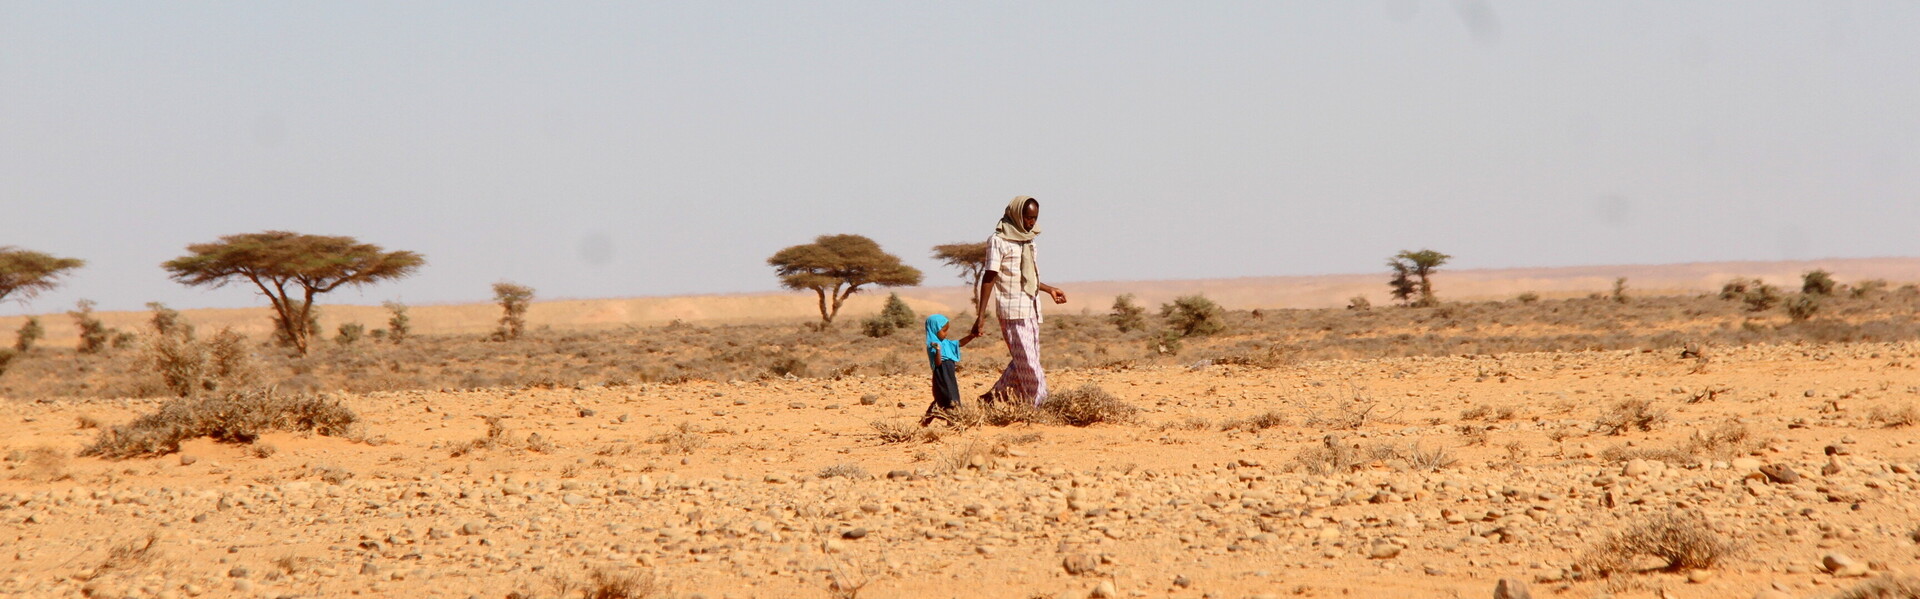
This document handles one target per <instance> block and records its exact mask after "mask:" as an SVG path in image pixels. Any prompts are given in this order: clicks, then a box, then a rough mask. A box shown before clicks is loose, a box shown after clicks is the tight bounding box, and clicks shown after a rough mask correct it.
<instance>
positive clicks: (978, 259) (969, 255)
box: [933, 241, 987, 287]
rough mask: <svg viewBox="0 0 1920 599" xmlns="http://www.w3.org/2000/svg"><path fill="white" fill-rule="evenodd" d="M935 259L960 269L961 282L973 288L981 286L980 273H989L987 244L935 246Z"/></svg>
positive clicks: (983, 242)
mask: <svg viewBox="0 0 1920 599" xmlns="http://www.w3.org/2000/svg"><path fill="white" fill-rule="evenodd" d="M933 257H934V259H936V260H939V261H940V262H941V263H942V264H946V265H947V266H951V267H954V268H957V269H960V280H962V281H966V282H967V286H969V287H971V286H974V285H979V284H980V273H983V272H986V271H987V242H985V241H982V242H978V243H949V244H946V245H936V246H933Z"/></svg>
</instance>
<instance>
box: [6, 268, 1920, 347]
mask: <svg viewBox="0 0 1920 599" xmlns="http://www.w3.org/2000/svg"><path fill="white" fill-rule="evenodd" d="M1815 269H1825V270H1827V271H1828V272H1831V273H1832V274H1833V277H1834V279H1835V280H1836V281H1838V282H1841V283H1851V282H1855V281H1863V280H1871V279H1881V280H1886V281H1889V282H1892V283H1894V284H1896V285H1898V284H1904V283H1907V282H1914V281H1920V258H1901V257H1883V258H1832V259H1821V260H1780V261H1763V260H1744V261H1727V262H1695V263H1678V264H1651V265H1607V266H1566V267H1528V268H1491V269H1457V270H1456V269H1442V270H1440V271H1439V274H1437V275H1436V279H1437V281H1438V282H1437V284H1436V286H1437V288H1438V290H1439V294H1440V296H1441V297H1442V298H1443V300H1444V301H1450V302H1477V301H1498V300H1507V299H1512V298H1513V297H1515V296H1516V295H1518V294H1521V293H1526V292H1532V293H1535V294H1538V295H1539V296H1540V297H1542V298H1550V299H1552V298H1571V297H1585V296H1587V295H1590V294H1593V293H1606V292H1610V291H1611V290H1612V286H1613V283H1614V280H1615V279H1616V278H1620V277H1625V278H1626V279H1627V285H1628V292H1629V293H1630V294H1636V295H1649V296H1653V295H1684V294H1698V293H1715V292H1718V291H1719V289H1720V286H1721V285H1722V284H1724V283H1726V282H1727V281H1728V280H1731V279H1734V278H1758V279H1761V280H1763V281H1765V282H1767V283H1769V284H1773V285H1777V286H1781V287H1783V288H1796V287H1797V286H1798V284H1799V280H1800V277H1801V275H1802V274H1804V273H1806V272H1808V271H1811V270H1815ZM951 276H952V273H950V272H945V271H939V272H932V273H928V275H927V280H928V281H939V280H942V279H943V278H944V277H951ZM1386 278H1387V275H1386V274H1385V273H1384V272H1382V273H1351V274H1328V275H1290V276H1250V277H1237V278H1225V279H1171V280H1152V281H1075V282H1064V283H1060V285H1061V286H1062V287H1064V288H1066V289H1067V290H1068V291H1069V293H1070V301H1069V303H1067V304H1065V305H1062V306H1050V307H1049V309H1050V311H1054V312H1062V313H1071V314H1083V313H1085V314H1100V313H1105V312H1106V311H1107V310H1108V308H1110V307H1111V305H1112V303H1113V300H1114V298H1116V297H1117V296H1120V295H1122V294H1133V295H1134V296H1135V298H1136V300H1137V301H1139V302H1141V303H1142V304H1144V305H1147V306H1149V307H1156V306H1159V305H1160V304H1162V303H1165V302H1169V301H1172V300H1173V299H1174V298H1176V297H1179V296H1184V295H1193V294H1201V295H1205V296H1206V297H1207V298H1209V299H1211V300H1213V301H1214V302H1216V303H1218V304H1220V305H1221V306H1222V307H1225V308H1228V309H1234V310H1253V309H1268V310H1271V309H1311V308H1330V307H1342V306H1345V305H1346V304H1347V302H1348V301H1349V300H1350V299H1351V298H1353V297H1355V296H1364V297H1366V298H1367V299H1368V300H1369V301H1370V302H1371V303H1372V304H1374V305H1379V306H1385V305H1390V304H1391V303H1392V300H1391V298H1390V297H1389V296H1388V293H1387V289H1386ZM949 280H950V279H949ZM535 291H536V293H537V292H538V290H537V289H536V290H535ZM890 293H898V294H899V295H900V297H901V299H903V300H905V301H906V302H907V304H908V305H909V306H910V307H912V308H913V309H914V310H915V311H916V312H918V313H921V314H927V313H934V312H940V313H946V314H949V315H954V314H959V313H970V311H971V308H970V307H968V306H967V304H968V303H969V301H968V299H967V297H966V296H967V291H966V288H965V287H962V286H960V285H952V286H938V285H921V286H916V287H904V288H864V289H862V290H861V292H860V293H858V294H856V295H854V296H853V297H852V298H850V299H848V300H847V302H846V304H845V305H844V306H843V307H842V308H841V313H840V315H839V317H838V318H836V320H835V322H836V324H842V325H845V326H857V321H858V319H860V318H864V317H866V316H870V315H872V314H873V313H875V312H878V311H879V309H880V307H881V305H882V303H883V302H885V299H886V297H887V295H888V294H890ZM327 298H328V296H326V295H322V296H320V298H319V301H318V302H317V305H318V306H319V307H320V309H321V314H320V331H321V332H322V333H325V334H331V333H332V332H333V331H334V329H335V328H337V327H338V326H339V325H340V324H343V323H350V322H353V323H360V324H363V325H365V326H367V327H368V328H369V329H377V328H380V327H382V326H384V323H385V322H386V320H387V318H388V314H387V311H386V309H385V308H383V307H381V306H379V305H366V304H347V303H340V304H336V303H330V302H328V301H327ZM261 303H262V304H263V305H260V306H255V307H226V308H193V309H184V310H180V312H181V314H183V315H184V316H185V317H186V319H187V320H188V321H189V322H190V323H193V324H195V325H197V326H202V327H206V328H207V329H209V330H219V329H223V328H231V329H233V330H234V331H235V332H238V333H241V334H244V335H247V336H248V337H254V338H260V337H264V336H266V335H269V334H271V333H272V324H271V322H269V320H270V318H271V309H270V308H268V307H267V306H265V305H264V303H265V300H264V299H262V300H261ZM36 305H37V304H36ZM69 309H70V308H69ZM65 312H66V310H65V309H60V310H50V311H47V312H41V313H37V314H21V315H13V316H0V330H13V329H17V328H19V327H20V326H21V324H22V323H24V322H25V320H26V318H28V317H29V316H37V317H39V318H40V319H41V321H42V325H43V326H44V327H46V330H47V334H46V337H45V338H44V343H47V344H49V345H52V346H60V347H70V346H72V345H74V344H75V343H77V342H78V339H79V336H78V329H77V328H75V326H74V325H73V323H72V322H71V321H70V319H68V318H67V316H66V314H65ZM95 314H96V315H97V317H98V318H99V319H100V320H101V321H102V322H104V323H105V324H107V326H110V327H113V328H117V329H121V330H137V329H140V328H142V327H144V326H145V320H146V319H147V318H148V317H149V316H150V315H151V312H150V311H147V310H115V311H98V312H96V313H95ZM409 314H410V316H411V317H412V319H413V326H414V327H415V330H416V331H417V332H418V333H420V334H430V335H432V334H472V333H484V332H486V331H490V330H492V329H493V328H494V326H495V321H497V320H498V318H499V306H498V305H497V304H494V303H492V302H486V301H474V302H459V303H427V304H417V305H410V306H409ZM527 318H528V321H529V323H530V325H531V326H533V327H536V328H539V327H546V328H549V329H552V330H556V331H568V330H599V329H608V328H619V327H626V326H639V327H649V326H658V325H664V324H669V323H672V322H674V321H680V322H685V323H691V324H765V323H778V322H816V321H818V320H819V311H818V309H817V306H816V304H815V298H814V297H813V295H811V294H809V293H806V292H789V291H760V292H741V293H715V294H701V295H677V296H629V297H610V298H555V299H542V298H539V297H538V296H537V295H536V298H535V301H534V302H533V304H532V306H531V308H530V310H529V313H528V316H527Z"/></svg>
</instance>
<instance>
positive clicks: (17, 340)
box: [13, 316, 47, 354]
mask: <svg viewBox="0 0 1920 599" xmlns="http://www.w3.org/2000/svg"><path fill="white" fill-rule="evenodd" d="M46 335H47V329H46V328H45V327H42V326H40V317H38V316H28V317H27V321H26V322H25V323H22V324H21V325H20V331H19V332H18V333H16V334H15V335H14V337H13V351H16V352H20V353H23V354H24V353H27V352H30V351H33V345H34V344H35V343H39V342H40V338H41V337H45V336H46Z"/></svg>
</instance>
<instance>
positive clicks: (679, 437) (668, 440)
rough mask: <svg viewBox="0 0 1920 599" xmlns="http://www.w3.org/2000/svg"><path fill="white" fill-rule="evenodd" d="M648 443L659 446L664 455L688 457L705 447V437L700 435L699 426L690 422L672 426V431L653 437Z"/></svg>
mask: <svg viewBox="0 0 1920 599" xmlns="http://www.w3.org/2000/svg"><path fill="white" fill-rule="evenodd" d="M647 442H648V443H654V444H658V445H660V446H661V447H660V453H661V454H664V455H689V454H692V453H693V452H695V451H699V450H700V449H701V448H703V447H706V446H707V437H706V436H705V435H702V434H700V426H699V425H696V424H694V423H691V422H682V423H680V424H677V425H674V427H673V430H671V431H667V432H665V433H661V434H658V435H654V436H653V438H651V439H648V440H647Z"/></svg>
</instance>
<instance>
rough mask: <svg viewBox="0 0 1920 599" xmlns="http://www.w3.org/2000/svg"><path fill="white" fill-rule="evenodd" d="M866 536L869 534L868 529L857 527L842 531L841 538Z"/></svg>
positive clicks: (862, 537)
mask: <svg viewBox="0 0 1920 599" xmlns="http://www.w3.org/2000/svg"><path fill="white" fill-rule="evenodd" d="M866 536H867V529H865V528H855V529H852V530H849V531H846V532H843V533H840V538H842V539H864V538H866Z"/></svg>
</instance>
